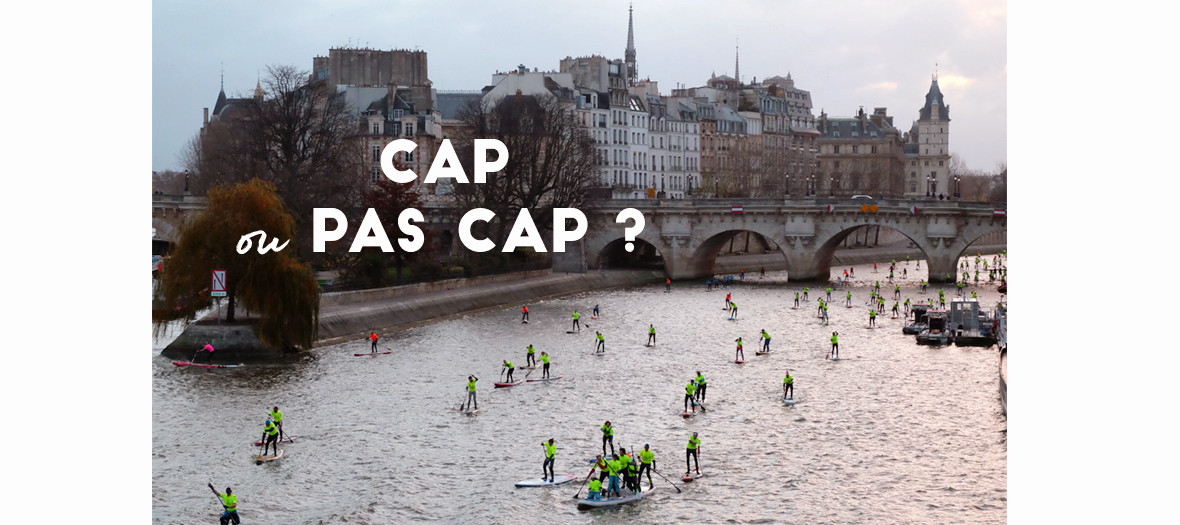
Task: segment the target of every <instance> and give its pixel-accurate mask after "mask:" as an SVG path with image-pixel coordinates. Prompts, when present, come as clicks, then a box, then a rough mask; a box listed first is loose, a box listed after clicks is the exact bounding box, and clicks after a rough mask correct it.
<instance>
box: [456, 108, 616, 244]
mask: <svg viewBox="0 0 1180 525" xmlns="http://www.w3.org/2000/svg"><path fill="white" fill-rule="evenodd" d="M462 119H463V120H464V122H465V124H466V129H467V133H466V134H465V136H463V137H461V138H460V140H459V143H460V146H459V147H458V148H457V149H456V152H457V153H459V155H460V156H461V157H462V159H461V160H462V162H463V165H464V166H467V167H470V166H474V163H473V160H474V147H473V146H474V142H473V141H474V139H498V140H500V141H501V142H503V143H504V145H505V147H506V148H507V150H508V162H507V164H506V165H505V166H504V169H502V170H501V171H500V172H499V173H496V174H489V175H488V181H487V182H486V183H484V184H459V185H457V186H456V187H455V191H454V193H453V195H454V198H455V200H456V204H457V205H458V207H459V208H460V209H472V208H477V207H479V208H487V209H489V210H491V211H492V212H493V213H494V214H495V215H496V220H495V221H493V224H491V225H487V226H481V228H484V229H485V230H486V231H484V232H480V233H485V234H490V236H491V238H492V240H493V241H495V242H496V244H497V245H502V244H503V242H504V240H505V238H506V237H507V233H508V231H507V227H508V225H509V224H511V223H512V222H513V221H514V220H515V219H516V217H517V214H518V213H519V212H520V210H521V209H528V210H529V212H530V214H531V215H532V218H533V221H534V223H536V225H537V228H538V230H540V231H541V232H545V231H549V230H551V229H552V223H553V208H577V207H579V206H581V205H582V203H583V202H585V200H586V194H587V191H588V190H589V189H590V187H591V186H592V185H593V180H592V177H593V168H594V149H593V146H592V143H591V140H590V137H589V135H587V134H586V132H585V131H584V130H582V129H581V128H580V127H579V126H578V122H577V120H575V118H574V115H573V110H572V109H568V108H566V107H563V106H562V104H561V102H560V101H559V100H558V99H557V97H553V96H549V97H546V96H519V95H518V96H515V97H505V98H503V99H500V100H499V101H496V102H495V103H492V102H491V101H484V102H483V103H482V104H480V105H478V106H472V107H469V108H467V110H465V111H464V113H463V116H462ZM477 224H478V223H477ZM542 236H543V237H544V236H545V235H544V233H542Z"/></svg>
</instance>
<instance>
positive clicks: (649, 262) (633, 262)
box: [596, 237, 667, 271]
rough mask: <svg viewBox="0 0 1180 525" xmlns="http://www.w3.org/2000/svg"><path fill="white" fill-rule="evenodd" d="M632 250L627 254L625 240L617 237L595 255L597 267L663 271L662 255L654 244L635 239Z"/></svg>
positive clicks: (664, 264)
mask: <svg viewBox="0 0 1180 525" xmlns="http://www.w3.org/2000/svg"><path fill="white" fill-rule="evenodd" d="M632 244H633V249H632V250H631V251H630V252H628V251H627V248H626V245H627V240H626V239H624V238H622V237H619V238H618V239H615V240H613V241H611V242H608V243H607V244H606V246H603V248H602V250H601V251H599V252H598V255H597V265H596V266H597V267H598V268H605V269H616V270H617V269H620V268H628V269H644V270H660V271H664V270H665V269H666V268H665V266H666V265H667V263H666V261H665V260H664V254H663V253H661V252H660V250H659V248H657V247H656V246H655V245H654V244H652V243H650V242H647V241H645V240H643V239H638V238H637V239H635V240H634V241H633V242H632Z"/></svg>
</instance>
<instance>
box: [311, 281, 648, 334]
mask: <svg viewBox="0 0 1180 525" xmlns="http://www.w3.org/2000/svg"><path fill="white" fill-rule="evenodd" d="M524 274H527V275H518V276H517V278H515V279H511V278H504V279H498V280H495V281H492V282H487V281H484V282H478V283H452V284H451V285H450V286H451V287H450V288H447V287H446V286H445V285H444V286H442V287H441V288H440V289H436V290H433V291H429V292H427V293H417V294H416V295H415V294H413V293H409V292H407V291H405V290H397V289H393V288H386V289H381V290H364V291H357V292H337V293H336V294H324V295H323V297H322V298H321V306H320V331H319V339H318V341H317V342H316V344H317V345H331V344H336V343H340V342H344V341H350V340H354V341H355V340H359V339H362V338H363V337H364V336H365V334H368V333H369V332H370V331H373V330H376V331H377V333H378V334H382V333H389V332H393V331H396V330H401V329H404V328H406V327H409V326H413V325H417V324H421V323H424V322H428V321H429V322H433V321H437V320H440V319H447V318H450V317H455V316H458V315H466V314H470V313H474V312H480V311H483V310H490V309H495V308H502V307H505V306H508V305H512V306H514V307H519V306H523V305H526V304H529V303H530V302H534V301H537V300H539V299H544V298H547V297H556V296H562V295H569V294H575V293H581V292H588V291H591V290H600V289H605V288H615V287H620V286H636V285H645V284H655V283H661V282H663V279H664V276H663V272H659V271H651V270H614V271H607V272H596V273H582V274H577V273H569V274H567V273H557V272H551V271H549V270H541V271H533V272H524ZM495 277H501V276H495ZM477 279H478V278H477ZM456 281H461V279H456ZM395 288H403V287H395ZM352 294H356V295H352ZM362 298H363V299H362Z"/></svg>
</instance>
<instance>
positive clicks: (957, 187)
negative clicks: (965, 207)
mask: <svg viewBox="0 0 1180 525" xmlns="http://www.w3.org/2000/svg"><path fill="white" fill-rule="evenodd" d="M960 180H961V179H960V178H959V176H958V175H955V198H956V199H959V198H962V193H961V191H962V186H961V185H960V183H959V181H960Z"/></svg>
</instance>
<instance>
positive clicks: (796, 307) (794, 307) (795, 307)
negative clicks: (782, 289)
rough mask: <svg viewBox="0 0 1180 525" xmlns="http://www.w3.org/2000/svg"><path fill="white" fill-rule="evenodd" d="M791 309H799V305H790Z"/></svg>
mask: <svg viewBox="0 0 1180 525" xmlns="http://www.w3.org/2000/svg"><path fill="white" fill-rule="evenodd" d="M791 309H792V310H798V309H799V307H798V306H792V307H791Z"/></svg>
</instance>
